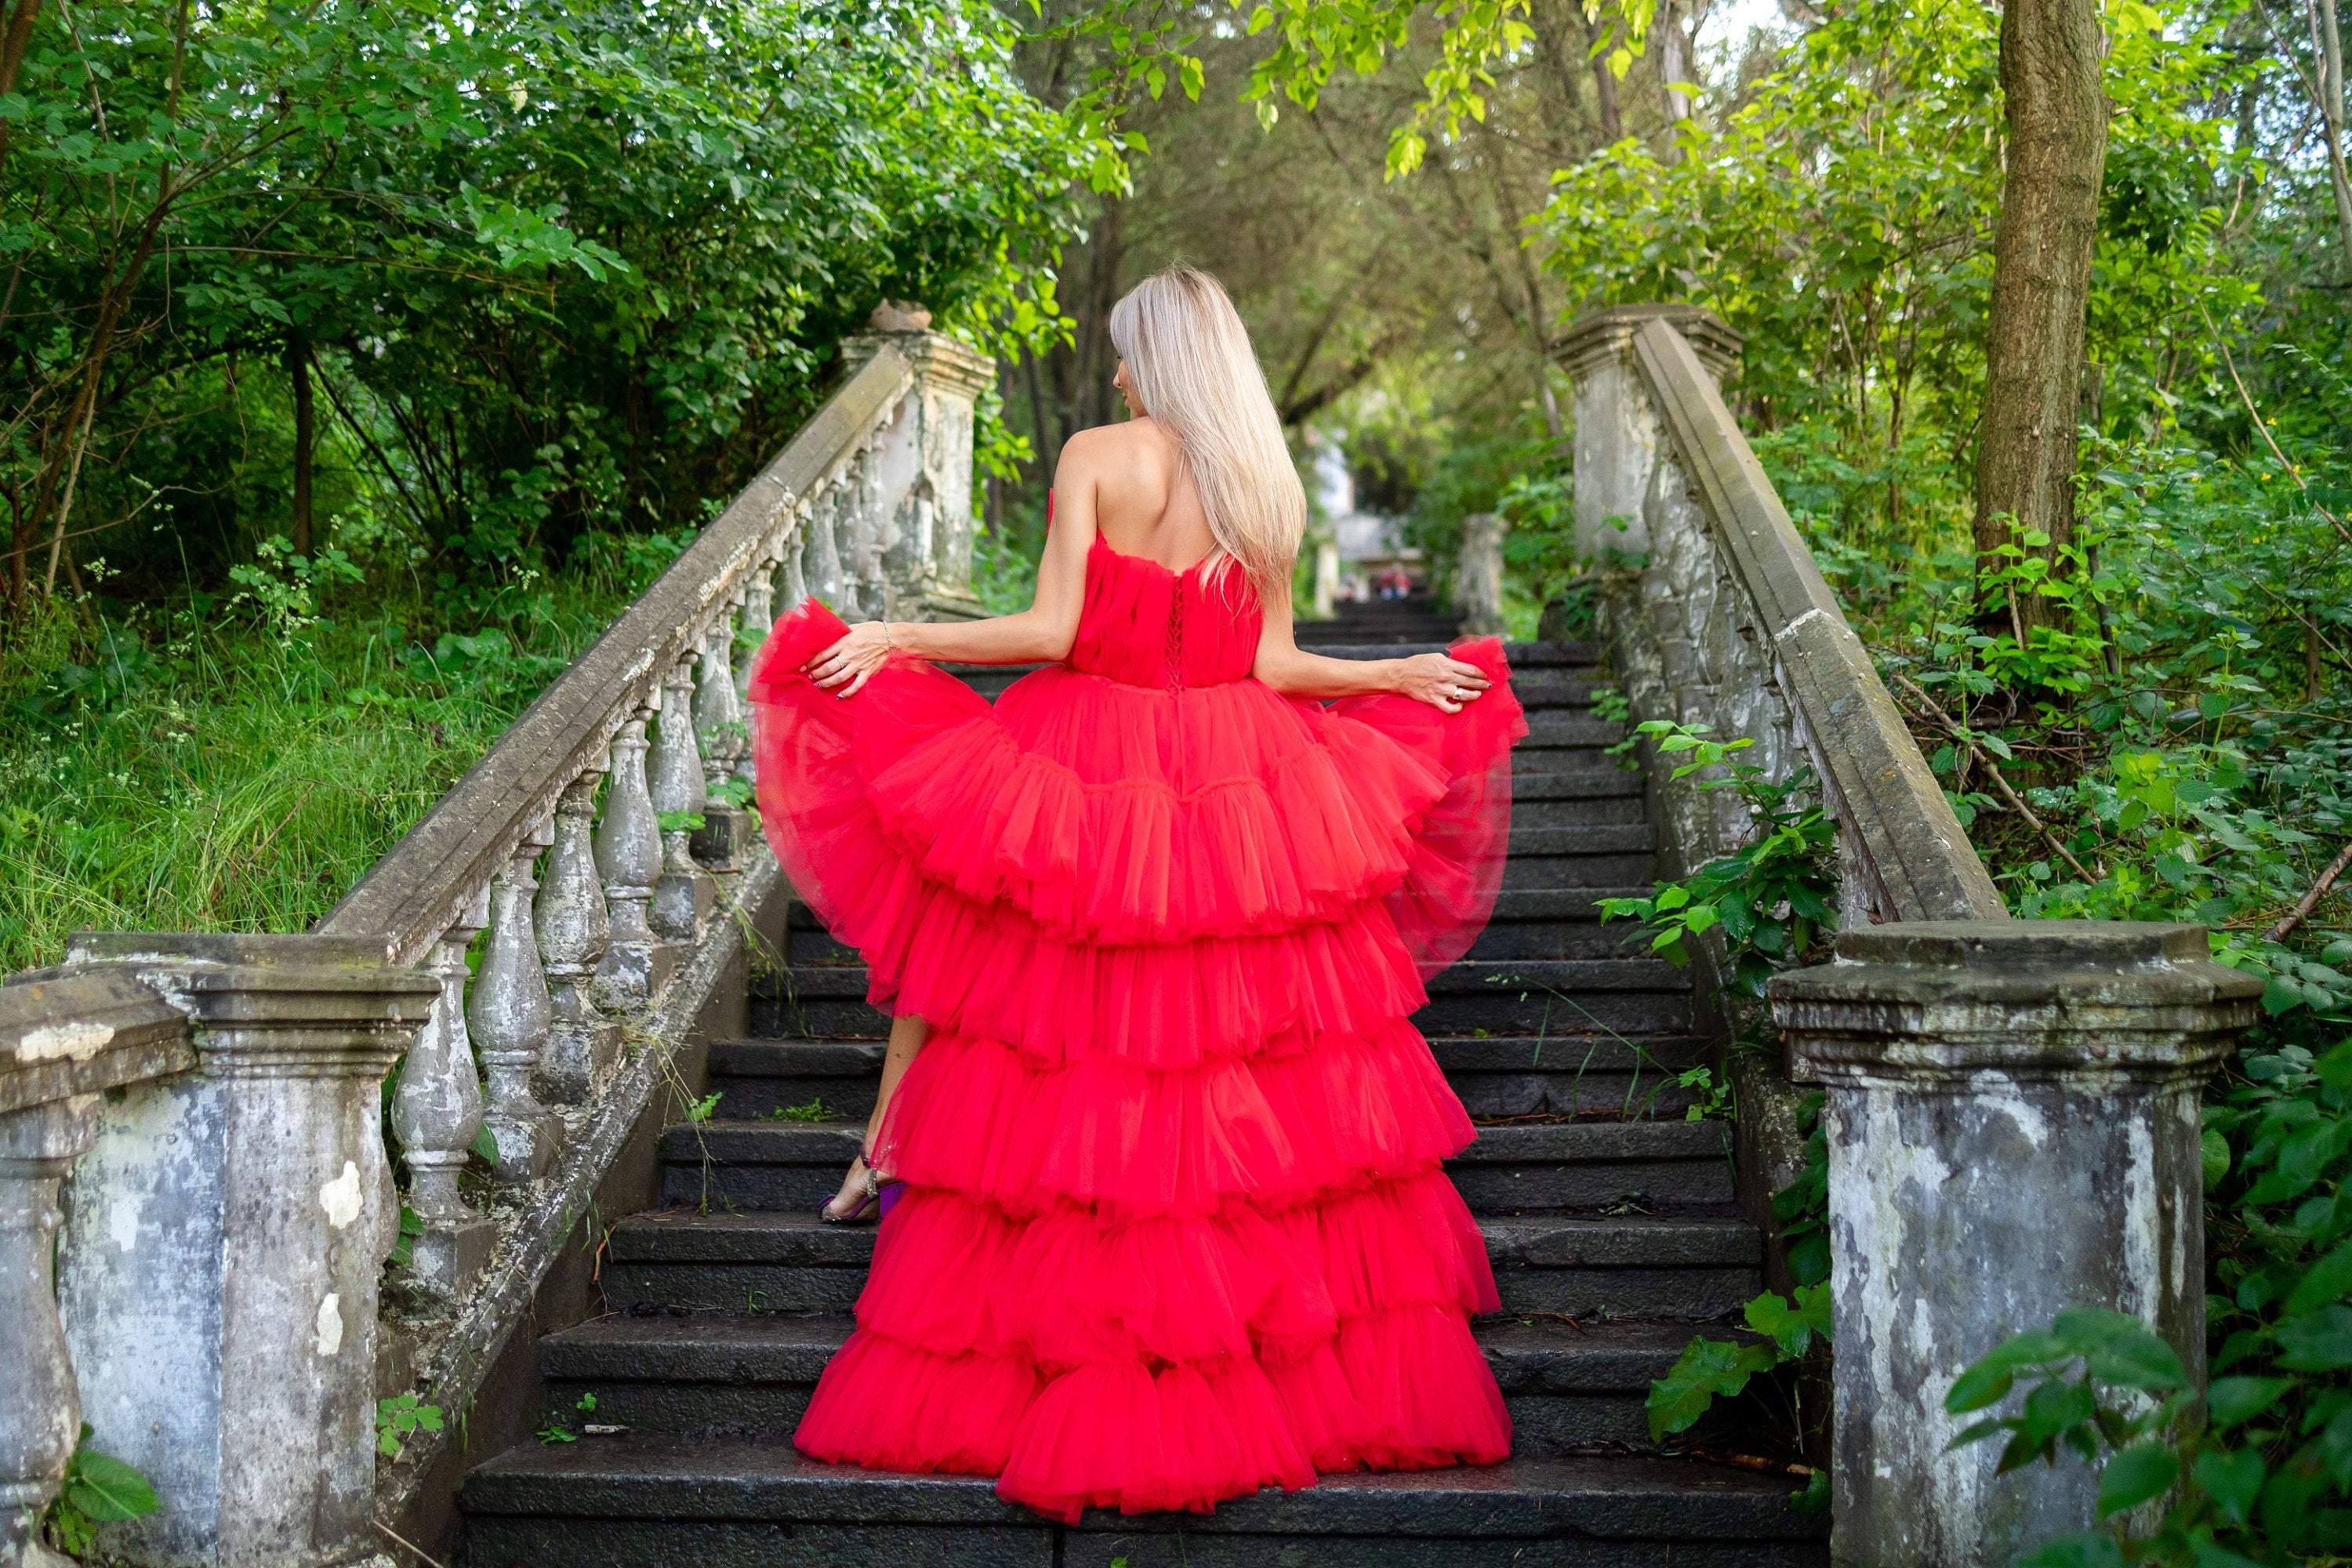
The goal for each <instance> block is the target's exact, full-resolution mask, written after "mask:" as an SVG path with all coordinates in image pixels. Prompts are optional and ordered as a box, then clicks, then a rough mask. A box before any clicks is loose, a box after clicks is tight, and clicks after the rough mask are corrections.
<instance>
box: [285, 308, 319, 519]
mask: <svg viewBox="0 0 2352 1568" xmlns="http://www.w3.org/2000/svg"><path fill="white" fill-rule="evenodd" d="M286 374H288V375H289V377H291V378H292V380H293V383H294V553H295V554H297V555H308V554H310V455H311V453H312V451H313V450H314V449H315V447H316V443H317V438H318V422H317V418H316V410H315V409H314V408H313V406H312V405H311V400H310V340H309V339H308V338H306V337H304V336H303V335H302V334H301V333H299V332H296V333H293V334H292V335H290V336H289V337H288V338H287V340H286Z"/></svg>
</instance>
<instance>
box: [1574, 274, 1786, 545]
mask: <svg viewBox="0 0 2352 1568" xmlns="http://www.w3.org/2000/svg"><path fill="white" fill-rule="evenodd" d="M1661 318H1663V319H1664V320H1665V321H1669V322H1671V323H1672V324H1673V325H1674V327H1675V330H1676V331H1680V332H1681V333H1682V334H1683V336H1684V337H1685V338H1687V339H1688V340H1689V341H1690V345H1691V347H1692V349H1693V350H1695V351H1696V353H1697V354H1698V357H1699V363H1701V364H1704V365H1705V366H1706V368H1707V369H1708V370H1709V371H1710V372H1711V373H1713V374H1714V375H1715V377H1716V379H1717V381H1718V382H1719V381H1721V380H1722V379H1723V377H1724V376H1725V375H1727V374H1729V372H1730V370H1731V367H1732V366H1733V365H1735V364H1737V363H1738V362H1739V348H1740V344H1741V343H1742V342H1744V341H1745V340H1743V339H1742V338H1741V337H1740V335H1739V334H1738V332H1735V331H1732V330H1731V329H1730V328H1729V327H1727V326H1725V325H1724V324H1723V323H1722V322H1721V321H1717V320H1716V319H1715V317H1713V316H1711V315H1709V314H1708V313H1707V312H1706V311H1705V310H1700V309H1699V308H1698V307H1697V306H1696V305H1614V306H1612V307H1611V308H1609V309H1608V310H1598V311H1595V312H1594V313H1593V314H1591V315H1590V316H1586V317H1584V318H1582V319H1581V320H1580V321H1576V322H1575V323H1574V324H1572V325H1571V326H1570V328H1569V329H1568V331H1566V332H1565V333H1564V334H1562V335H1561V337H1560V338H1559V341H1558V342H1555V343H1553V344H1552V350H1551V354H1552V359H1553V360H1554V362H1555V363H1558V364H1559V367H1560V369H1562V370H1564V371H1566V372H1567V373H1568V374H1569V375H1570V378H1571V379H1572V380H1574V382H1575V383H1576V553H1577V555H1578V556H1579V558H1580V559H1582V560H1585V561H1590V562H1593V563H1602V562H1605V561H1606V560H1607V559H1608V556H1609V553H1610V552H1612V551H1614V552H1618V553H1621V554H1625V555H1643V554H1646V553H1648V552H1649V549H1650V539H1649V533H1648V531H1647V530H1646V528H1645V527H1644V526H1643V521H1642V501H1643V497H1644V496H1646V495H1647V494H1648V492H1649V488H1650V470H1651V469H1652V468H1654V467H1655V466H1656V461H1657V453H1658V443H1659V441H1660V440H1661V439H1662V438H1663V437H1664V426H1663V425H1662V423H1661V422H1660V420H1659V417H1658V413H1657V410H1656V409H1655V408H1654V407H1653V406H1652V405H1651V403H1650V395H1649V391H1648V388H1647V387H1646V386H1645V385H1644V384H1643V379H1642V372H1641V369H1640V367H1639V366H1637V365H1636V364H1634V363H1633V334H1634V333H1636V332H1638V331H1641V330H1642V328H1643V325H1644V324H1645V323H1647V322H1649V321H1654V320H1658V319H1661ZM1620 523H1622V524H1623V527H1622V529H1621V528H1620V527H1619V526H1618V525H1619V524H1620Z"/></svg>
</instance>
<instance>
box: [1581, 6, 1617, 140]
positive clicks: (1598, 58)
mask: <svg viewBox="0 0 2352 1568" xmlns="http://www.w3.org/2000/svg"><path fill="white" fill-rule="evenodd" d="M1600 41H1601V32H1600V29H1599V28H1597V27H1595V26H1592V25H1591V23H1589V22H1588V23H1586V24H1585V27H1584V47H1585V51H1586V53H1587V54H1591V50H1592V47H1593V46H1595V45H1596V44H1598V43H1600ZM1591 59H1592V107H1593V110H1594V112H1595V113H1596V115H1597V116H1598V118H1599V120H1600V121H1601V145H1602V146H1603V147H1613V146H1615V145H1616V144H1617V143H1618V142H1620V141H1622V140H1623V139H1624V135H1625V117H1624V116H1623V115H1622V114H1620V113H1619V112H1618V111H1617V78H1616V75H1615V73H1614V72H1612V71H1611V70H1610V68H1609V59H1608V57H1607V56H1606V55H1591Z"/></svg>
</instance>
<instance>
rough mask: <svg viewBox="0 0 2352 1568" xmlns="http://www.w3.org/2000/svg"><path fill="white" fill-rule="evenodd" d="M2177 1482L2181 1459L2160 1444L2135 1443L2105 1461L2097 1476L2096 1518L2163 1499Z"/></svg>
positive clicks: (2109, 1516)
mask: <svg viewBox="0 0 2352 1568" xmlns="http://www.w3.org/2000/svg"><path fill="white" fill-rule="evenodd" d="M2179 1479H2180V1460H2179V1458H2178V1457H2177V1456H2175V1455H2174V1453H2173V1452H2172V1450H2171V1449H2169V1448H2168V1447H2165V1446H2164V1445H2163V1444H2161V1443H2155V1442H2147V1443H2135V1444H2133V1445H2132V1446H2131V1447H2128V1448H2125V1449H2122V1450H2120V1451H2118V1452H2117V1453H2116V1457H2115V1458H2112V1459H2109V1460H2108V1461H2107V1468H2106V1469H2105V1472H2103V1473H2102V1474H2101V1475H2100V1477H2099V1517H2100V1518H2101V1519H2108V1518H2112V1517H2113V1516H2114V1515H2116V1514H2118V1513H2121V1512H2123V1511H2124V1510H2126V1509H2131V1508H2137V1507H2138V1506H2139V1505H2140V1504H2142V1503H2144V1502H2147V1501H2150V1500H2154V1499H2156V1498H2159V1497H2162V1496H2163V1495H2164V1494H2165V1493H2166V1492H2168V1491H2170V1490H2171V1489H2172V1485H2173V1483H2174V1482H2175V1481H2177V1480H2179Z"/></svg>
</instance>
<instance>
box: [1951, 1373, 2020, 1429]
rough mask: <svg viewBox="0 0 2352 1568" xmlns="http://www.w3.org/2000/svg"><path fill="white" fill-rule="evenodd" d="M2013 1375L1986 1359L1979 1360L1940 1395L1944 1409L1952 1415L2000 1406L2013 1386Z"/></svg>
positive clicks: (2014, 1382) (2015, 1381)
mask: <svg viewBox="0 0 2352 1568" xmlns="http://www.w3.org/2000/svg"><path fill="white" fill-rule="evenodd" d="M2016 1383H2017V1374H2016V1373H2014V1372H2012V1371H2011V1369H2010V1368H2008V1367H2006V1366H2002V1365H2000V1364H1998V1363H1994V1362H1992V1361H1990V1360H1986V1361H1980V1362H1979V1363H1976V1364H1975V1365H1974V1366H1972V1367H1969V1369H1968V1370H1967V1371H1965V1372H1963V1373H1960V1375H1959V1376H1958V1377H1957V1378H1955V1379H1953V1381H1952V1386H1951V1390H1950V1392H1948V1393H1947V1394H1945V1395H1944V1409H1945V1410H1946V1411H1947V1412H1948V1413H1949V1414H1951V1415H1967V1414H1968V1413H1969V1411H1971V1410H1982V1409H1984V1408H1986V1407H1987V1406H1988V1405H1998V1404H2000V1402H2001V1401H2002V1400H2003V1399H2005V1398H2007V1397H2008V1396H2009V1391H2010V1390H2011V1388H2012V1387H2014V1386H2015V1385H2016Z"/></svg>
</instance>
